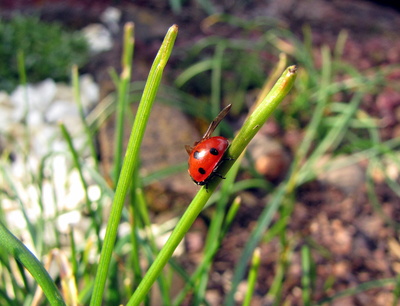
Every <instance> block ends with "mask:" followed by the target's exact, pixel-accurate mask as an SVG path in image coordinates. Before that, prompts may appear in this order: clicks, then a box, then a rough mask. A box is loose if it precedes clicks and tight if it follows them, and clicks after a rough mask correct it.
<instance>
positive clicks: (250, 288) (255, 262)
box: [243, 248, 261, 306]
mask: <svg viewBox="0 0 400 306" xmlns="http://www.w3.org/2000/svg"><path fill="white" fill-rule="evenodd" d="M260 257H261V251H260V249H259V248H256V249H255V250H254V253H253V259H252V261H251V266H250V271H249V277H248V281H247V292H246V296H245V298H244V301H243V306H250V303H251V298H252V297H253V294H254V288H255V287H256V282H257V275H258V268H259V267H260V262H261V258H260Z"/></svg>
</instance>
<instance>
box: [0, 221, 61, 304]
mask: <svg viewBox="0 0 400 306" xmlns="http://www.w3.org/2000/svg"><path fill="white" fill-rule="evenodd" d="M0 243H1V246H2V247H3V248H4V249H6V250H7V252H8V253H9V254H10V255H11V256H13V257H14V258H15V259H16V260H18V261H19V262H20V263H21V264H23V265H24V267H25V268H26V269H27V270H28V271H29V272H30V273H31V275H32V276H33V278H34V279H35V280H36V282H37V283H38V284H39V286H40V287H41V288H42V290H43V292H44V294H45V295H46V297H47V299H48V301H49V303H50V304H51V305H65V302H64V300H63V298H62V296H61V294H60V292H59V291H58V289H57V287H56V285H55V284H54V282H53V280H52V279H51V277H50V275H49V274H48V273H47V271H46V269H45V268H44V267H43V265H42V264H41V263H40V261H39V260H38V259H37V258H36V257H35V256H34V255H33V254H32V253H31V252H30V251H29V250H28V249H27V248H26V246H25V245H24V244H23V243H22V242H21V241H19V240H18V239H17V238H16V237H15V236H14V235H13V234H12V233H11V232H10V231H9V230H8V229H7V228H6V227H5V226H4V225H3V223H0Z"/></svg>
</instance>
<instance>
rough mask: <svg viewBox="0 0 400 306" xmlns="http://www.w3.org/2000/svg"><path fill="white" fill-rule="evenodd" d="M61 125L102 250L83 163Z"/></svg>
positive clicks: (67, 133)
mask: <svg viewBox="0 0 400 306" xmlns="http://www.w3.org/2000/svg"><path fill="white" fill-rule="evenodd" d="M59 125H60V129H61V133H62V135H63V137H64V139H65V141H66V142H67V145H68V148H69V151H70V152H71V155H72V160H73V162H74V166H75V168H76V170H77V171H78V174H79V178H80V180H81V184H82V186H83V190H84V191H85V193H84V196H85V204H86V209H87V211H88V213H89V215H90V219H91V221H92V226H93V228H94V230H95V232H96V236H97V246H98V248H99V250H100V249H101V239H100V225H99V222H97V217H96V212H95V211H94V210H93V209H92V205H91V202H90V200H89V194H88V184H87V183H86V180H85V177H84V175H83V169H82V165H81V162H80V161H79V155H78V152H77V151H76V149H75V147H74V144H73V142H72V137H71V135H70V134H69V132H68V130H67V128H66V127H65V125H64V124H63V123H60V124H59Z"/></svg>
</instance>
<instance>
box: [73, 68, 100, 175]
mask: <svg viewBox="0 0 400 306" xmlns="http://www.w3.org/2000/svg"><path fill="white" fill-rule="evenodd" d="M72 87H73V91H74V99H75V101H76V104H77V105H78V110H79V116H80V117H81V120H82V124H83V128H84V129H85V134H86V136H87V144H88V146H89V150H90V154H91V155H92V159H93V161H94V163H95V166H96V169H98V168H99V162H98V158H97V154H96V148H95V145H94V142H93V140H94V137H93V132H92V131H91V130H90V128H89V125H88V123H87V121H86V118H85V112H84V110H83V105H82V99H81V90H80V85H79V73H78V66H77V65H74V66H72Z"/></svg>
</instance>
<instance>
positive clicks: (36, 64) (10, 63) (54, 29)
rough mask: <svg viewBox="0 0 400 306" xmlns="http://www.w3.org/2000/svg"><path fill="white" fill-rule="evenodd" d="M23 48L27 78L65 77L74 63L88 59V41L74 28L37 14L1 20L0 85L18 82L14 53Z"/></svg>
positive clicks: (31, 80) (9, 88) (34, 79)
mask: <svg viewBox="0 0 400 306" xmlns="http://www.w3.org/2000/svg"><path fill="white" fill-rule="evenodd" d="M18 52H23V54H24V58H25V69H26V73H27V78H28V81H29V82H36V81H41V80H43V79H45V78H49V77H50V78H53V79H55V80H57V81H66V80H68V77H69V75H70V71H71V67H72V65H73V64H76V65H78V66H81V65H82V64H84V63H85V62H86V61H87V59H88V44H87V42H86V40H85V39H84V37H83V36H82V35H81V34H80V33H77V32H69V31H66V30H65V29H63V28H62V27H61V26H60V25H58V24H56V23H51V24H49V23H45V22H42V21H40V20H39V19H38V18H37V17H27V16H19V15H17V16H15V17H14V18H12V19H10V20H8V21H6V20H0V63H2V65H1V69H0V88H1V89H5V90H7V91H10V90H12V89H13V88H15V87H16V86H17V85H18V84H19V74H18V65H17V53H18Z"/></svg>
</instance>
